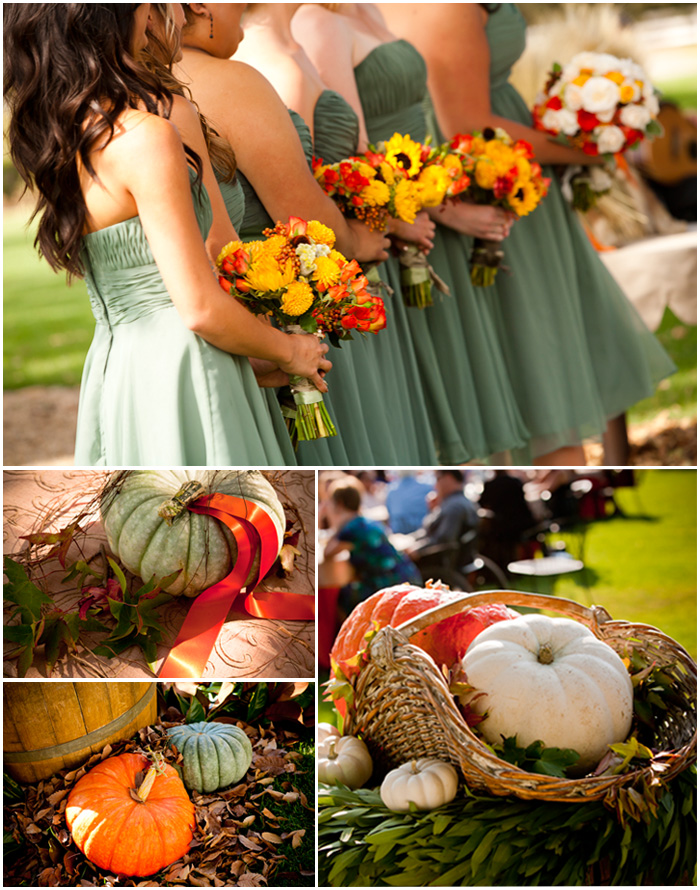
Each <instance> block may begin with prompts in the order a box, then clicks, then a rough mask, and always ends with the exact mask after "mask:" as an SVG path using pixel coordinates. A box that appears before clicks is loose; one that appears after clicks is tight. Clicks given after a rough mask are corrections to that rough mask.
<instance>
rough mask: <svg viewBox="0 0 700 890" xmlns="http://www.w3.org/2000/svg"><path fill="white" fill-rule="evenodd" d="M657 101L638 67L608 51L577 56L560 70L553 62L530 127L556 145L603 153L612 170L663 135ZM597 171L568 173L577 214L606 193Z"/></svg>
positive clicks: (605, 179)
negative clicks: (635, 149)
mask: <svg viewBox="0 0 700 890" xmlns="http://www.w3.org/2000/svg"><path fill="white" fill-rule="evenodd" d="M658 113H659V102H658V99H657V98H656V95H655V93H654V87H653V86H652V84H651V82H650V81H649V80H648V78H647V76H646V75H645V73H644V71H643V70H642V68H640V66H639V65H637V64H636V63H635V62H633V61H631V59H618V58H616V57H615V56H612V55H610V54H609V53H592V52H583V53H578V55H576V56H574V58H573V59H572V60H571V61H570V62H569V64H568V65H565V66H564V67H563V68H562V66H561V65H559V64H556V63H555V64H554V65H553V67H552V71H551V73H550V75H549V78H548V80H547V83H546V85H545V88H544V92H543V93H541V94H540V95H539V96H538V97H537V99H536V100H535V107H534V109H533V120H534V125H535V127H536V128H537V129H538V130H544V131H545V132H547V133H550V134H551V135H553V136H555V137H556V139H557V141H559V142H561V143H563V144H564V145H570V146H572V147H573V148H579V149H581V150H582V151H584V152H585V153H586V154H588V155H602V156H603V157H605V158H606V161H607V166H608V167H611V168H612V167H614V164H615V161H616V157H619V155H620V154H621V152H623V151H626V150H627V149H628V148H633V147H634V146H636V145H637V143H639V142H641V141H642V140H643V139H646V138H653V137H654V136H658V135H660V133H661V132H662V130H661V126H660V125H659V123H658V121H657V120H656V117H657V115H658ZM611 185H612V180H611V178H610V176H609V174H608V173H607V172H606V171H605V170H603V169H600V168H596V167H592V168H591V169H590V170H584V169H583V168H582V167H573V168H570V169H569V170H567V173H566V176H565V178H564V181H563V184H562V187H563V190H564V194H565V196H566V197H567V198H568V200H570V201H571V203H572V205H573V207H574V208H576V209H577V210H582V211H584V212H585V211H586V210H589V209H590V208H591V207H592V206H593V205H594V204H595V202H596V200H597V198H598V197H599V196H600V195H601V194H604V193H605V192H606V191H608V190H609V189H610V186H611Z"/></svg>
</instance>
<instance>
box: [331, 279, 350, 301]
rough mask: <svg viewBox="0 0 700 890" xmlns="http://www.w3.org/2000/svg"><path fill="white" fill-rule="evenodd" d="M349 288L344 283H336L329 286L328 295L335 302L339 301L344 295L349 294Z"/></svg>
mask: <svg viewBox="0 0 700 890" xmlns="http://www.w3.org/2000/svg"><path fill="white" fill-rule="evenodd" d="M347 293H348V289H347V287H346V286H345V285H344V284H334V285H333V287H329V288H328V296H329V297H330V298H331V299H332V300H333V302H334V303H339V302H340V301H341V300H342V299H343V298H344V297H346V296H347Z"/></svg>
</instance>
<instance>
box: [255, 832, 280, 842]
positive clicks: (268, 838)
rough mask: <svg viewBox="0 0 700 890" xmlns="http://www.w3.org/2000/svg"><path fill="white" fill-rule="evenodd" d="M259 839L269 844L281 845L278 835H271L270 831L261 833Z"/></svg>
mask: <svg viewBox="0 0 700 890" xmlns="http://www.w3.org/2000/svg"><path fill="white" fill-rule="evenodd" d="M260 837H261V838H262V839H263V840H264V841H267V842H268V843H269V844H281V843H282V838H281V837H280V836H279V835H278V834H273V833H272V832H271V831H263V833H262V834H261V835H260Z"/></svg>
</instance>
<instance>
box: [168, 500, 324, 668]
mask: <svg viewBox="0 0 700 890" xmlns="http://www.w3.org/2000/svg"><path fill="white" fill-rule="evenodd" d="M189 509H190V510H191V511H192V512H193V513H201V514H205V515H208V516H213V517H214V518H215V519H218V520H219V521H220V522H223V523H224V525H225V526H226V527H227V528H229V529H230V530H231V532H232V533H233V536H234V538H235V539H236V544H237V545H238V558H237V560H236V564H235V566H234V567H233V571H232V572H231V573H230V574H229V575H227V576H226V577H225V578H224V579H223V580H222V581H219V582H218V583H217V584H213V585H212V586H211V587H209V588H207V590H205V591H203V592H202V593H200V594H199V596H198V597H197V598H196V599H195V600H194V601H193V603H192V605H191V606H190V610H189V612H188V613H187V616H186V617H185V620H184V621H183V623H182V627H181V628H180V632H179V633H178V635H177V639H176V640H175V643H174V644H173V648H172V650H171V652H170V654H169V655H168V657H167V658H166V659H165V661H164V663H163V666H162V668H161V669H160V673H159V676H160V677H175V678H184V677H201V676H202V674H203V672H204V668H205V666H206V663H207V661H208V659H209V656H210V654H211V651H212V649H213V648H214V644H215V643H216V638H217V637H218V636H219V632H220V631H221V628H222V627H223V624H224V621H225V620H226V616H227V615H228V613H229V610H230V608H231V606H232V605H233V602H234V600H235V599H236V597H237V596H239V594H240V593H241V591H242V588H243V587H244V585H245V587H246V591H252V592H251V593H248V595H247V596H246V598H245V600H244V602H243V607H244V608H245V610H246V612H248V614H250V615H254V616H255V617H256V618H277V619H281V620H283V621H313V620H314V619H315V616H316V610H315V599H314V597H313V596H309V595H305V594H300V593H290V592H289V591H285V590H281V591H267V590H259V591H256V590H255V588H256V587H257V585H258V584H259V583H260V579H261V578H264V577H265V575H266V573H267V572H268V571H269V569H270V568H271V567H272V565H273V564H274V562H275V560H276V559H277V555H278V538H277V529H276V528H275V524H274V522H273V521H272V518H271V516H270V514H269V513H268V512H267V510H266V509H265V508H264V507H262V506H261V505H260V504H253V503H251V502H250V501H246V500H245V499H244V498H237V497H234V496H233V495H229V494H219V493H216V494H210V495H207V496H206V497H203V498H200V499H199V500H197V501H195V502H194V503H192V504H190V506H189ZM258 551H259V552H260V564H259V566H258V568H257V570H256V571H255V573H254V575H253V577H252V578H251V580H250V583H248V584H247V585H246V580H247V579H248V576H249V575H250V572H251V569H252V566H253V561H254V558H255V554H256V552H258Z"/></svg>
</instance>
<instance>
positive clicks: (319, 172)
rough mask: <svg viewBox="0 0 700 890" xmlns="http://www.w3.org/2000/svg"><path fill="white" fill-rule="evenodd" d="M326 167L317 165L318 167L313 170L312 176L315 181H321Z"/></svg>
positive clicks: (325, 165)
mask: <svg viewBox="0 0 700 890" xmlns="http://www.w3.org/2000/svg"><path fill="white" fill-rule="evenodd" d="M328 167H329V165H328V164H319V165H318V167H316V168H315V170H314V176H315V178H316V179H318V181H319V182H321V181H322V180H323V174H324V173H325V172H326V170H327V169H328Z"/></svg>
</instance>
